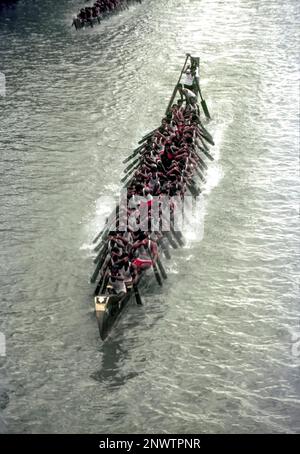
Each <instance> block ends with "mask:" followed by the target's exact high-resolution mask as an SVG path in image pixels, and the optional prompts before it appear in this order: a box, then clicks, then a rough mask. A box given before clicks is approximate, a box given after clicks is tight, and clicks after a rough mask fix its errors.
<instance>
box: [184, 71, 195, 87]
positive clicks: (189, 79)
mask: <svg viewBox="0 0 300 454" xmlns="http://www.w3.org/2000/svg"><path fill="white" fill-rule="evenodd" d="M182 84H183V86H184V88H187V89H188V90H193V85H194V76H193V74H192V71H191V69H190V68H189V67H188V68H187V69H186V71H185V73H183V78H182Z"/></svg>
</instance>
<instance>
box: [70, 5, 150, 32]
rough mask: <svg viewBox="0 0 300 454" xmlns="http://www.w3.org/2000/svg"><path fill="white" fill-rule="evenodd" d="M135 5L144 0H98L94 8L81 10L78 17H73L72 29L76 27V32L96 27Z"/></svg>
mask: <svg viewBox="0 0 300 454" xmlns="http://www.w3.org/2000/svg"><path fill="white" fill-rule="evenodd" d="M133 3H142V0H97V1H96V2H95V3H94V4H93V6H87V7H85V8H81V10H80V11H79V13H78V14H77V16H74V17H73V21H72V27H75V29H76V30H80V29H81V28H85V27H94V25H96V24H100V23H101V21H102V20H103V19H106V18H108V17H110V16H112V15H113V14H116V13H118V12H120V11H122V10H125V9H128V8H129V6H130V5H131V4H133Z"/></svg>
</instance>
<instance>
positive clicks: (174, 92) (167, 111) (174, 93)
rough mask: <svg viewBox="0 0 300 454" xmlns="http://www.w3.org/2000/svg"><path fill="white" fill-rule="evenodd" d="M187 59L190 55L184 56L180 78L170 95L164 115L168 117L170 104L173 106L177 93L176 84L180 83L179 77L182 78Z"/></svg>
mask: <svg viewBox="0 0 300 454" xmlns="http://www.w3.org/2000/svg"><path fill="white" fill-rule="evenodd" d="M189 57H190V54H186V59H185V62H184V65H183V67H182V70H181V73H180V77H179V79H178V82H177V84H176V85H175V88H174V90H173V93H172V96H171V99H170V102H169V104H168V107H167V110H166V115H168V113H169V111H170V108H171V106H172V104H173V101H174V99H175V96H176V93H177V90H178V84H179V83H180V81H181V77H182V74H183V71H184V68H185V66H186V62H187V61H188V59H189Z"/></svg>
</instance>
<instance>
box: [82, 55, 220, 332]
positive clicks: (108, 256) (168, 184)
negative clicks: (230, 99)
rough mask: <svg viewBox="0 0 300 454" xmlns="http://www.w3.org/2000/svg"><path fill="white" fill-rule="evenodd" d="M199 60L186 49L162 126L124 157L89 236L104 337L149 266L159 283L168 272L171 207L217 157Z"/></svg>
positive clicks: (177, 238)
mask: <svg viewBox="0 0 300 454" xmlns="http://www.w3.org/2000/svg"><path fill="white" fill-rule="evenodd" d="M199 66H200V60H199V58H198V57H192V56H191V55H190V54H187V55H186V59H185V62H184V65H183V68H182V71H181V73H180V77H179V80H178V82H177V84H176V86H175V88H174V90H173V93H172V96H171V99H170V102H169V104H168V106H167V109H166V113H165V117H164V118H163V119H162V122H161V125H160V126H159V127H158V128H157V129H155V130H153V131H151V132H149V133H148V134H146V135H145V136H144V137H143V138H142V139H141V140H140V142H139V146H138V147H137V148H136V149H135V150H134V151H133V152H132V154H131V155H130V156H129V157H128V158H126V159H125V160H124V161H123V163H124V164H125V163H127V162H130V164H129V165H128V166H127V167H126V169H125V170H124V172H125V176H124V177H123V178H122V179H121V181H122V183H124V186H123V190H122V191H121V197H120V201H119V203H118V204H117V205H116V207H115V210H114V211H113V212H112V213H111V215H110V216H109V218H107V219H106V224H105V226H104V228H103V229H102V231H101V232H100V233H99V234H98V235H97V236H96V237H95V239H94V240H93V243H94V244H97V246H96V247H95V248H94V251H95V252H96V253H97V255H96V257H95V259H94V263H96V269H95V271H94V273H93V276H92V277H91V283H93V284H95V283H97V285H96V289H95V291H94V297H95V298H94V302H95V313H96V319H97V323H98V327H99V333H100V337H101V339H103V340H104V339H105V338H106V337H107V335H108V334H109V332H110V330H111V328H112V326H113V325H114V324H115V322H116V321H117V319H118V318H119V317H120V315H121V313H122V312H123V311H124V308H125V307H126V306H127V304H128V303H129V301H130V300H131V297H132V296H135V299H136V303H137V304H138V305H142V304H143V303H142V298H141V295H140V289H141V284H142V283H143V282H145V281H146V282H147V281H149V280H150V278H151V276H150V274H151V273H152V271H153V274H152V276H155V279H156V281H157V283H158V284H159V285H160V286H162V285H163V280H164V279H167V273H166V271H165V268H164V265H163V259H162V257H163V256H164V257H165V258H166V259H167V260H170V259H171V255H170V247H171V248H174V249H177V248H178V247H182V246H183V245H184V237H183V234H182V232H181V231H180V229H179V228H178V224H177V222H176V213H178V210H179V209H180V210H181V209H182V204H181V202H182V201H183V200H184V198H185V197H186V196H187V194H188V193H189V194H191V195H192V196H193V197H194V198H197V197H198V196H199V194H200V192H201V188H200V187H199V186H201V184H204V183H205V181H206V179H205V174H206V170H207V168H208V165H207V163H206V160H207V159H208V160H211V161H212V160H213V159H214V158H213V156H212V155H211V153H210V151H209V147H208V144H211V145H214V141H213V138H212V136H211V135H210V133H209V132H208V131H207V130H206V129H205V127H204V125H203V123H202V121H201V115H200V106H201V108H202V110H203V112H204V114H205V117H206V119H207V120H209V119H210V114H209V111H208V108H207V105H206V102H205V100H204V99H203V97H202V93H201V89H200V77H199ZM178 93H179V95H180V98H179V99H177V100H176V102H175V98H176V96H177V94H178ZM198 95H200V101H201V102H200V103H199V102H198Z"/></svg>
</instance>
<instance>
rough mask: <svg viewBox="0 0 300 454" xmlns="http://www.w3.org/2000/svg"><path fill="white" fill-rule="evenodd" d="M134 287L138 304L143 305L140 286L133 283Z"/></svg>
mask: <svg viewBox="0 0 300 454" xmlns="http://www.w3.org/2000/svg"><path fill="white" fill-rule="evenodd" d="M132 287H133V291H134V296H135V300H136V304H138V305H139V306H143V302H142V298H141V295H140V292H139V289H138V286H137V285H136V284H132Z"/></svg>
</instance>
